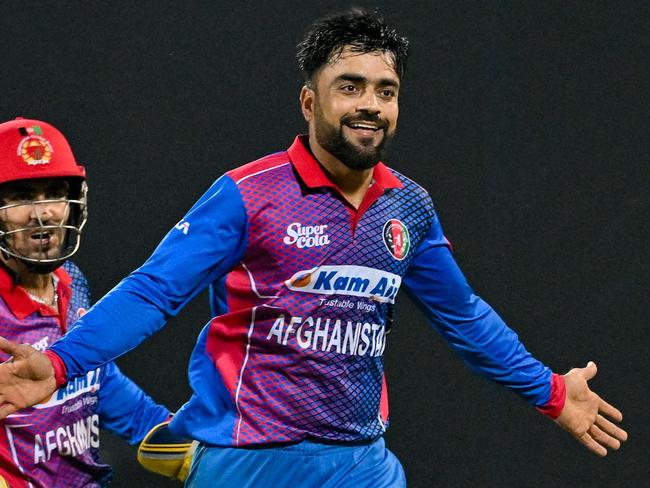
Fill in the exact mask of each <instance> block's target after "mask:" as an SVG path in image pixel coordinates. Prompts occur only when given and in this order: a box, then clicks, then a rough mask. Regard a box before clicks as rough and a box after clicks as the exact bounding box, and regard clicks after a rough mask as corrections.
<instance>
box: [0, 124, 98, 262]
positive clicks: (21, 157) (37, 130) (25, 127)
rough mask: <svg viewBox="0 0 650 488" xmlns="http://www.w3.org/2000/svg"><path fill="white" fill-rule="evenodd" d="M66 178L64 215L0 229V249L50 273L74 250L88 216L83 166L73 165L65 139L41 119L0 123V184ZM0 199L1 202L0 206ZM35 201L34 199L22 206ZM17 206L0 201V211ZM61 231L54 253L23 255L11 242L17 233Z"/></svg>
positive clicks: (42, 234) (34, 233)
mask: <svg viewBox="0 0 650 488" xmlns="http://www.w3.org/2000/svg"><path fill="white" fill-rule="evenodd" d="M50 178H57V179H65V180H66V181H67V182H68V183H69V185H70V188H69V194H68V198H67V200H66V202H67V205H68V206H69V212H68V214H69V216H68V218H67V220H66V221H65V222H58V223H56V224H54V223H51V222H48V223H44V222H41V221H40V219H39V222H38V225H32V226H29V227H23V228H20V229H12V230H11V231H8V230H6V229H0V250H1V251H2V252H3V254H5V255H9V256H12V257H14V258H16V259H19V260H20V261H22V262H23V263H25V264H27V265H28V266H29V267H30V268H31V269H34V270H35V271H37V272H42V273H49V272H51V271H52V270H54V269H56V268H57V267H59V266H60V265H61V264H63V262H64V261H65V260H66V259H68V258H70V257H71V256H72V255H73V254H74V253H75V252H77V250H78V249H79V243H80V238H81V230H82V228H83V226H84V225H85V223H86V220H87V216H88V214H87V207H86V202H87V200H86V193H87V185H86V170H85V169H84V167H83V166H81V165H79V164H77V161H76V160H75V157H74V154H73V153H72V149H70V145H69V144H68V141H67V140H66V138H65V137H64V136H63V134H61V132H59V130H57V129H56V128H55V127H53V126H52V125H50V124H48V123H47V122H43V121H40V120H32V119H24V118H21V117H18V118H16V119H15V120H12V121H9V122H4V123H2V124H0V186H1V185H4V184H8V183H12V182H18V181H21V180H35V179H40V180H42V179H50ZM3 204H4V202H0V206H1V205H3ZM27 204H28V205H32V206H33V205H38V202H29V203H22V205H27ZM17 205H21V204H12V205H4V206H2V207H0V210H1V209H6V208H10V207H13V206H17ZM53 232H60V233H61V234H62V235H64V236H65V238H64V239H63V240H62V242H61V244H60V253H59V255H58V256H56V257H47V256H35V257H34V256H26V255H24V254H21V253H20V252H18V251H17V250H16V249H14V248H13V247H12V245H11V242H10V241H11V236H12V235H16V234H18V233H31V234H30V235H32V236H33V235H38V236H47V235H49V234H48V233H53Z"/></svg>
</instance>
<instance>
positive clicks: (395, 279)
mask: <svg viewBox="0 0 650 488" xmlns="http://www.w3.org/2000/svg"><path fill="white" fill-rule="evenodd" d="M407 50H408V42H407V40H406V39H405V38H403V37H400V36H399V35H397V34H396V32H395V31H394V30H393V29H391V28H390V27H388V26H387V25H386V24H385V23H384V21H383V20H382V19H381V17H380V16H379V15H378V14H376V13H368V12H365V11H362V10H351V11H348V12H345V13H343V14H339V15H335V16H331V17H328V18H325V19H322V20H319V21H317V22H316V23H315V24H314V25H313V26H312V28H311V30H310V31H309V32H308V34H307V35H306V36H305V38H304V40H303V41H302V42H301V43H300V44H299V46H298V56H297V58H298V63H299V66H300V68H301V70H302V71H303V73H304V76H305V84H304V86H303V87H302V90H301V92H300V107H301V110H302V114H303V116H304V118H305V120H306V122H307V126H308V133H307V134H305V135H300V136H298V137H296V139H295V141H294V142H293V144H291V146H290V147H289V148H288V149H287V150H284V151H280V152H277V153H274V154H271V155H269V156H266V157H262V158H261V159H259V160H256V161H254V162H252V163H249V164H246V165H244V166H241V167H239V168H236V169H233V170H232V171H229V172H227V173H226V174H225V175H223V176H222V177H220V178H219V179H217V180H216V181H215V182H214V184H213V185H212V186H211V187H210V189H209V190H208V191H207V192H206V193H205V195H204V196H203V197H201V198H200V199H199V200H198V202H196V204H195V205H194V206H193V207H192V208H191V209H190V210H189V212H188V213H187V214H186V216H185V217H184V218H183V219H182V220H181V221H180V222H178V224H177V225H176V226H175V227H173V228H172V229H171V230H170V232H169V233H168V234H167V236H166V237H165V238H164V239H163V241H162V242H161V243H160V245H159V246H158V248H157V249H156V250H155V251H154V253H153V255H152V256H151V257H150V258H149V260H148V261H147V262H145V263H144V265H143V266H142V267H140V268H139V269H137V270H135V271H134V272H133V273H132V274H131V275H129V276H128V277H127V278H126V279H124V280H123V281H122V282H121V283H120V284H118V285H117V287H116V288H115V289H114V290H113V291H112V292H111V293H110V294H109V295H107V296H106V297H105V298H104V299H102V300H101V301H100V302H98V303H97V304H96V305H95V306H94V307H93V308H92V309H91V310H90V311H89V312H88V313H87V314H86V315H84V316H83V317H82V318H81V320H80V321H79V322H78V323H77V326H76V327H75V328H74V330H72V331H71V332H70V333H69V334H68V335H67V336H66V337H64V338H63V339H61V340H59V341H58V342H57V343H56V344H54V345H52V346H51V347H50V348H49V349H48V351H47V353H46V354H47V355H45V354H42V353H40V352H36V351H32V352H30V353H29V354H28V353H25V354H23V355H22V356H21V357H19V358H16V359H15V361H14V362H13V363H11V364H7V365H3V366H2V367H0V401H2V402H3V405H2V406H1V407H0V415H6V414H9V413H13V412H15V411H16V410H17V409H19V408H23V407H25V406H27V405H29V404H31V403H32V402H34V401H36V400H37V399H39V398H40V397H42V396H45V395H48V394H49V393H50V392H52V391H53V390H54V389H55V388H56V387H57V386H62V385H64V384H65V383H66V382H69V381H71V380H72V379H73V378H77V377H79V376H80V375H83V374H85V372H86V371H88V370H92V369H93V368H96V367H98V366H100V365H102V364H104V363H106V362H107V361H110V360H112V359H114V358H115V357H117V356H118V355H120V354H123V353H124V352H126V351H128V350H130V349H131V348H133V347H134V346H135V345H136V344H138V343H139V342H141V341H143V340H144V339H145V338H146V337H148V336H149V335H151V334H153V333H155V332H156V331H157V330H158V329H160V328H161V327H162V326H163V325H164V323H165V321H166V320H167V318H168V317H170V316H172V315H174V314H176V313H178V311H179V310H180V309H181V308H182V307H183V306H184V305H185V304H186V303H187V302H188V301H189V300H191V299H192V298H193V297H194V296H195V295H196V294H197V293H199V292H200V291H201V290H203V289H204V288H206V287H208V286H209V287H210V294H211V303H212V308H213V317H212V318H211V319H210V320H209V321H208V323H207V324H206V325H205V327H204V328H203V330H202V331H201V333H200V334H199V337H198V340H197V343H196V347H195V349H194V352H193V355H192V358H191V360H190V365H189V376H190V382H191V386H192V389H193V395H192V397H191V398H190V399H189V401H188V402H187V403H186V404H185V405H184V406H183V407H182V408H181V409H180V411H179V412H178V413H177V415H176V416H175V417H174V419H173V420H172V423H171V426H170V428H171V430H172V431H173V432H175V433H176V434H178V435H182V436H185V437H188V438H192V439H196V440H198V441H199V442H200V444H199V447H198V448H197V451H196V454H195V458H194V462H193V464H192V468H191V471H190V475H189V478H188V480H187V486H192V487H194V486H199V487H213V486H224V487H225V486H227V487H230V486H237V487H268V486H290V485H292V486H293V485H296V486H300V487H318V488H321V487H355V488H359V487H373V488H377V487H391V488H394V487H401V486H405V485H406V481H405V475H404V471H403V469H402V467H401V465H400V463H399V461H398V460H397V459H396V457H395V456H394V455H393V454H392V453H391V452H390V451H389V450H388V449H387V448H386V447H385V445H384V441H383V433H384V432H385V430H386V428H387V427H388V398H387V389H386V381H385V375H384V366H383V360H382V355H383V352H384V349H385V347H386V341H387V338H388V337H389V336H388V335H387V333H388V331H389V330H390V326H391V322H392V317H393V307H394V304H395V297H396V295H397V292H398V290H400V289H402V288H403V289H405V290H406V291H407V292H408V293H409V294H410V295H411V296H412V297H413V299H414V301H415V302H416V303H417V304H418V305H419V306H420V308H421V309H422V311H423V313H424V314H425V315H426V317H427V318H428V319H429V321H430V322H431V325H432V326H433V327H434V328H435V329H436V330H437V331H438V332H439V333H440V334H441V335H442V337H444V339H445V340H446V341H447V342H448V343H449V344H450V345H451V347H452V348H453V349H454V350H455V351H456V352H458V354H460V355H461V356H462V357H463V358H464V359H465V361H466V362H467V363H468V364H469V365H470V366H471V367H472V368H474V369H475V370H476V371H477V372H479V373H480V374H483V375H485V376H486V377H488V378H489V379H491V380H493V381H496V382H498V383H500V384H502V385H504V386H506V387H507V388H509V389H511V390H512V391H514V392H515V393H517V394H519V395H520V396H521V397H522V398H523V399H524V400H526V401H527V402H529V403H530V404H531V405H533V406H534V407H536V408H538V409H539V410H540V411H541V412H543V413H545V414H546V415H548V416H550V417H552V418H554V419H555V420H556V422H557V423H558V424H559V425H560V426H561V427H563V428H564V429H566V430H567V431H569V432H570V433H571V434H572V435H573V436H575V437H576V438H577V439H579V440H580V442H582V443H583V444H584V445H585V446H586V447H587V448H588V449H590V450H592V451H593V452H594V453H596V454H598V455H605V454H606V453H607V450H608V449H618V448H619V446H620V443H621V441H624V440H625V439H626V437H627V434H626V433H625V431H623V430H622V429H620V428H619V427H618V426H617V425H616V424H615V423H614V422H616V421H620V420H621V419H622V415H621V413H620V412H619V411H618V410H617V409H615V408H614V407H612V406H611V405H609V404H608V403H606V402H605V401H604V400H602V399H601V398H600V397H599V396H598V395H597V394H596V393H594V392H592V391H591V390H590V389H589V387H588V385H587V381H588V380H589V379H591V378H592V377H593V376H594V375H595V373H596V366H595V365H594V364H592V363H590V364H589V365H588V366H587V367H586V368H582V369H575V370H571V371H570V372H569V373H567V374H566V375H559V374H555V373H553V372H552V371H551V370H550V369H549V368H548V367H547V366H545V365H544V364H542V363H541V362H540V361H538V360H537V359H535V358H534V357H533V356H532V355H531V354H530V353H529V352H528V351H527V350H526V349H525V348H524V346H523V345H522V344H521V343H520V341H519V339H518V337H517V335H516V334H515V333H514V332H513V331H512V330H511V329H509V328H508V327H507V326H506V324H505V323H504V322H503V321H502V319H501V318H500V317H499V315H497V313H496V312H495V311H494V310H493V309H492V308H491V307H490V306H489V305H488V304H487V303H485V302H484V301H483V300H482V299H481V298H479V297H478V296H476V294H475V293H474V292H473V291H472V289H471V288H470V286H469V285H468V283H467V281H466V280H465V278H464V276H463V274H462V273H461V271H460V270H459V268H458V266H457V265H456V263H455V261H454V259H453V255H452V251H451V248H450V246H449V243H448V241H447V239H446V238H445V236H444V234H443V231H442V227H441V224H440V221H439V219H438V216H437V214H436V211H435V209H434V207H433V204H432V201H431V198H430V197H429V195H428V194H427V192H426V191H425V190H424V189H423V188H421V187H420V186H418V185H417V184H416V183H415V182H413V181H411V180H410V179H409V178H408V177H406V176H404V175H402V174H400V173H399V172H397V171H395V170H393V169H390V168H389V167H388V166H386V165H385V164H383V163H382V162H381V160H382V155H383V152H384V149H385V147H386V145H387V143H388V141H389V140H390V139H391V137H392V136H393V134H394V133H395V129H396V126H397V119H398V108H399V103H398V101H399V94H400V89H401V82H402V79H403V76H404V73H405V68H406V58H407ZM0 347H1V348H2V349H3V350H5V351H6V352H7V353H8V354H13V353H14V351H15V346H14V345H13V344H12V343H10V342H8V341H1V342H0ZM612 421H614V422H612ZM431 428H433V427H431Z"/></svg>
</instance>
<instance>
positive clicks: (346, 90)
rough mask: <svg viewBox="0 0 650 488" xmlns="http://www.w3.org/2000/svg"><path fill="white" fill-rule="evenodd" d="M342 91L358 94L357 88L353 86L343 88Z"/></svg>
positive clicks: (348, 85)
mask: <svg viewBox="0 0 650 488" xmlns="http://www.w3.org/2000/svg"><path fill="white" fill-rule="evenodd" d="M341 91H343V92H345V93H356V92H357V87H356V86H354V85H352V84H347V85H343V86H341Z"/></svg>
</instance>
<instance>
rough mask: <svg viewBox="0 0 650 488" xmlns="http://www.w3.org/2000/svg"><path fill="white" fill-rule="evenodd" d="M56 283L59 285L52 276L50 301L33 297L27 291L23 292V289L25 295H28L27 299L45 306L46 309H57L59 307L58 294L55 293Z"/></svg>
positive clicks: (56, 279) (57, 280)
mask: <svg viewBox="0 0 650 488" xmlns="http://www.w3.org/2000/svg"><path fill="white" fill-rule="evenodd" d="M58 283H59V279H58V278H57V277H56V276H54V275H53V276H52V286H53V288H54V298H52V300H46V299H45V298H42V297H39V296H37V295H34V294H33V293H30V292H29V291H27V290H25V288H23V290H25V293H27V294H28V295H29V298H31V299H32V300H33V301H35V302H36V303H40V304H41V305H47V306H48V307H52V308H54V309H57V308H58V307H59V294H58V293H57V292H56V287H57V285H58Z"/></svg>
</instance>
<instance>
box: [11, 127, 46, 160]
mask: <svg viewBox="0 0 650 488" xmlns="http://www.w3.org/2000/svg"><path fill="white" fill-rule="evenodd" d="M18 131H19V132H20V135H22V136H26V137H25V138H24V139H22V140H21V141H20V143H19V144H18V150H17V151H16V154H17V155H18V156H20V157H21V158H23V161H25V162H26V163H27V164H29V165H30V166H31V165H37V164H48V163H49V162H50V159H52V153H53V152H54V150H53V149H52V144H50V141H48V140H47V139H45V138H44V137H42V136H41V134H42V133H43V131H42V130H41V128H40V127H39V126H38V125H34V126H32V127H20V128H19V129H18Z"/></svg>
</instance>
